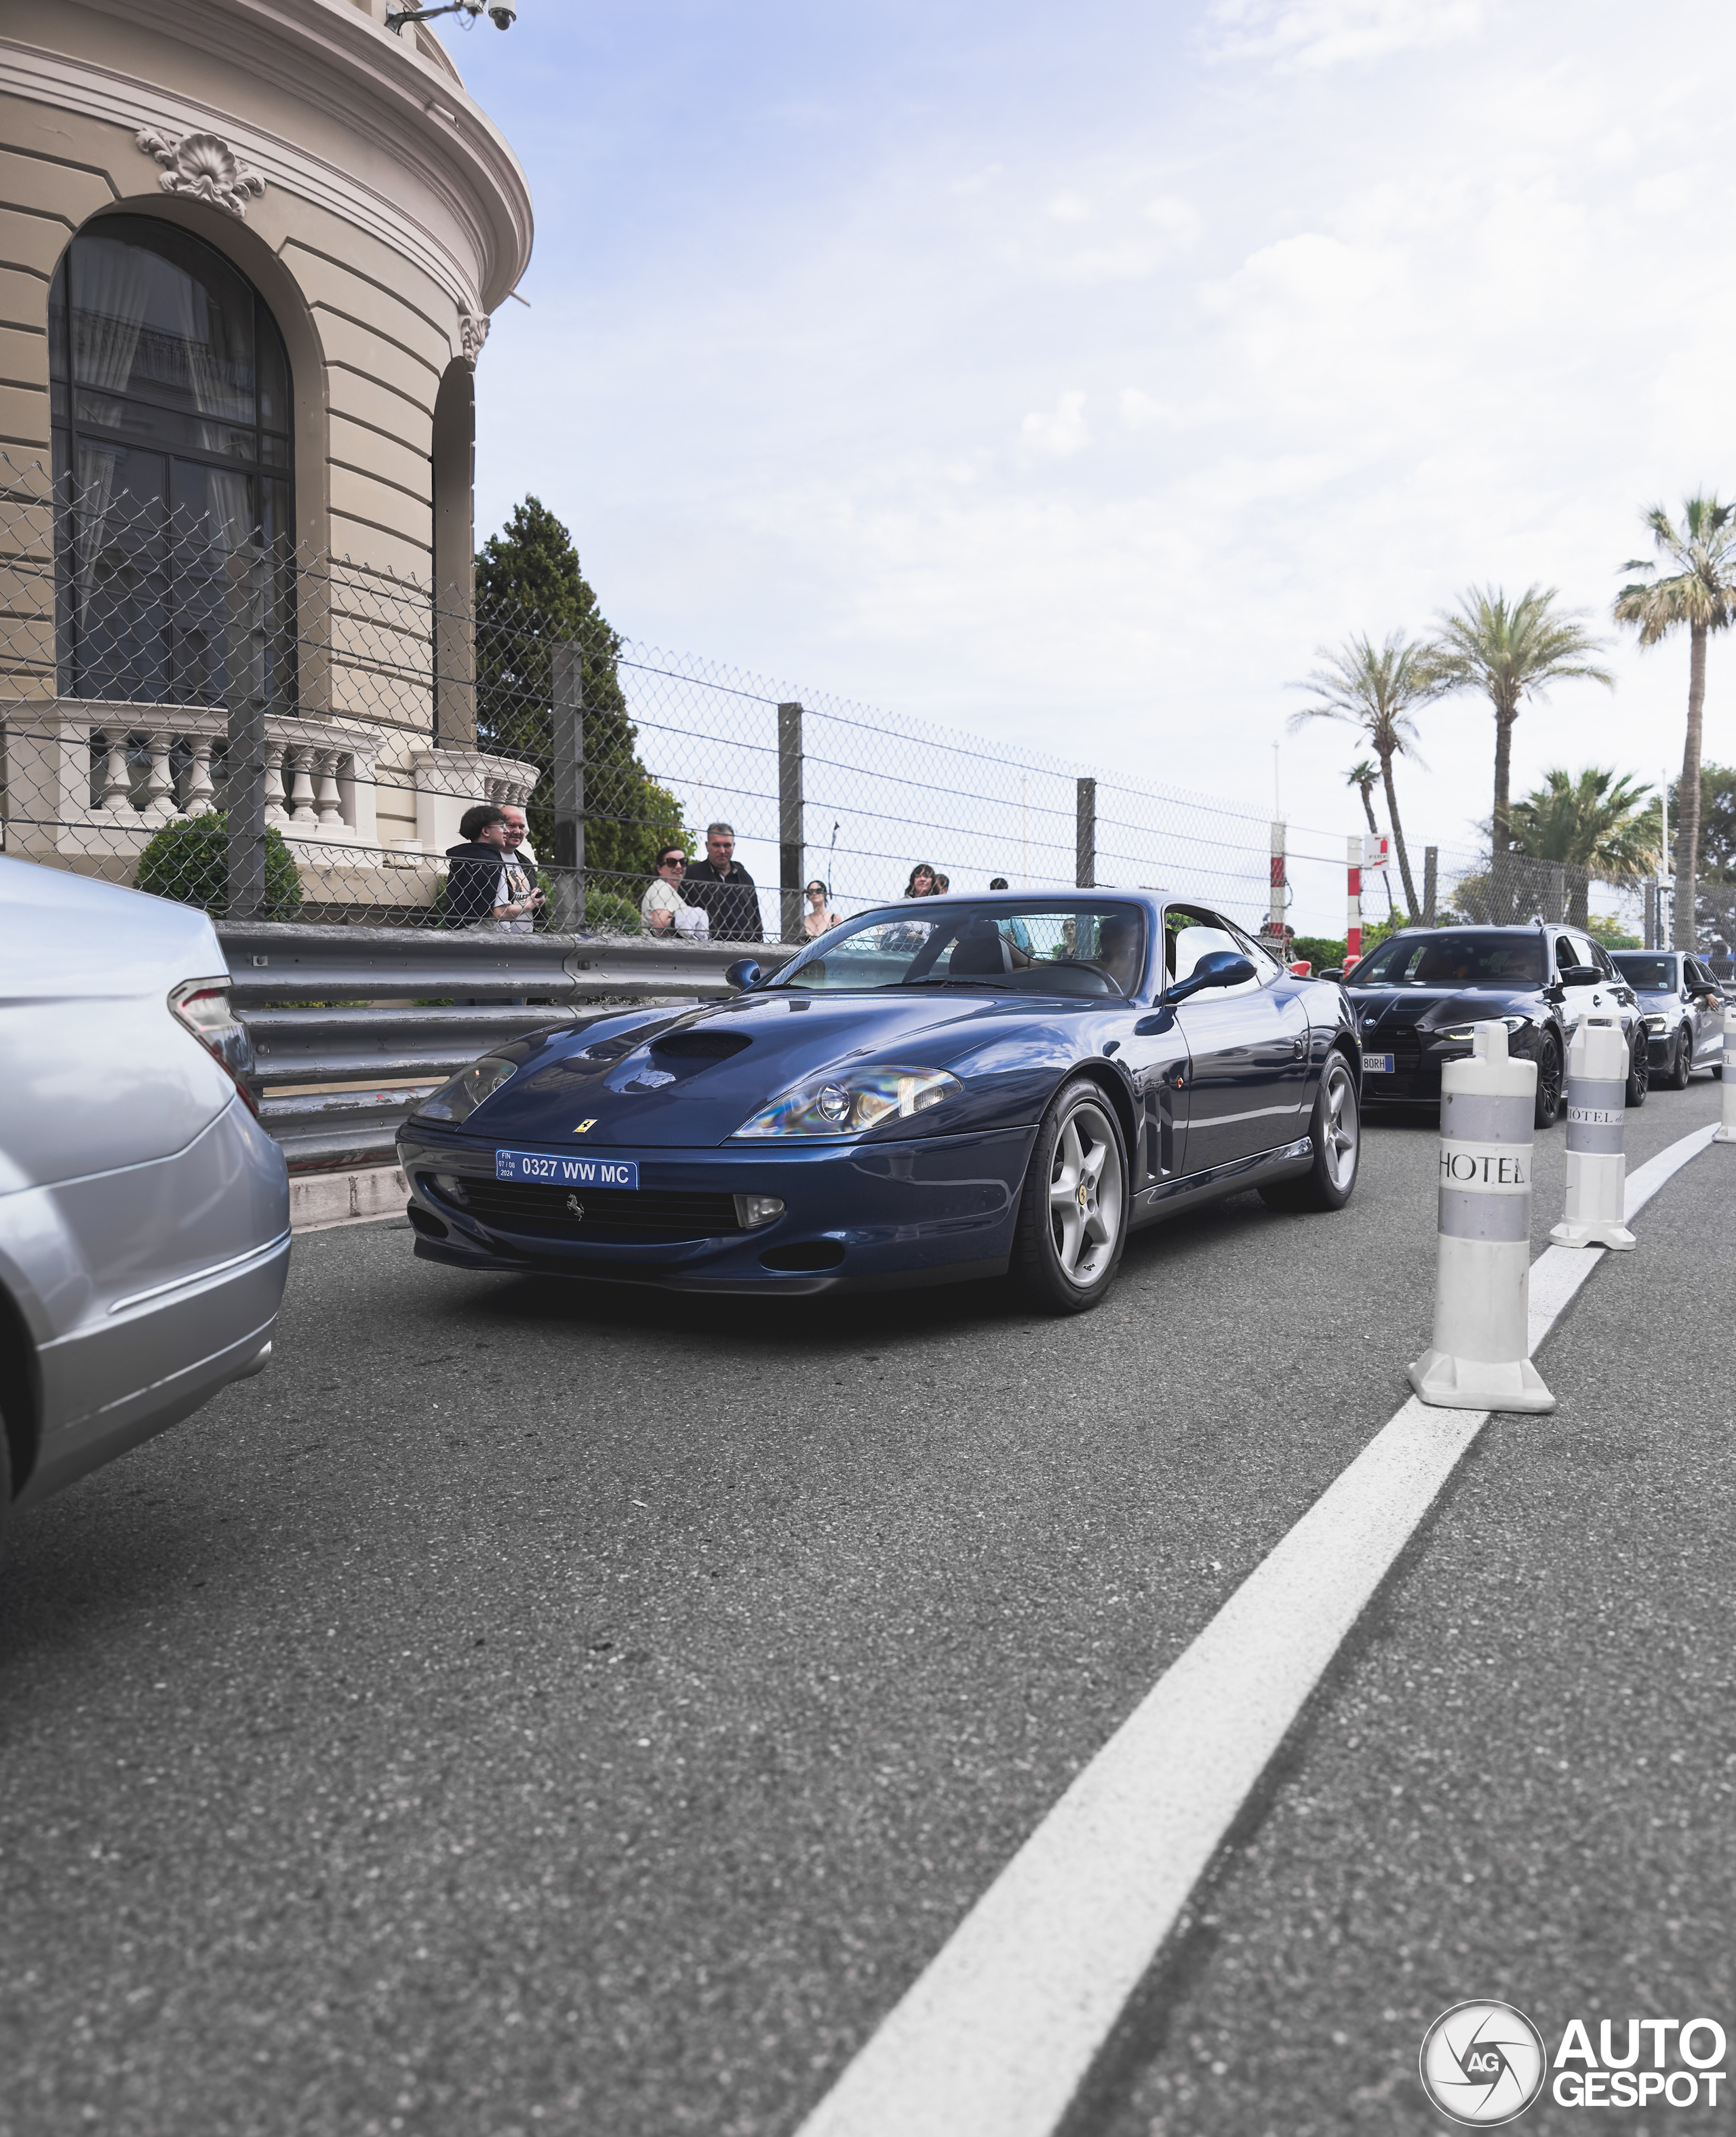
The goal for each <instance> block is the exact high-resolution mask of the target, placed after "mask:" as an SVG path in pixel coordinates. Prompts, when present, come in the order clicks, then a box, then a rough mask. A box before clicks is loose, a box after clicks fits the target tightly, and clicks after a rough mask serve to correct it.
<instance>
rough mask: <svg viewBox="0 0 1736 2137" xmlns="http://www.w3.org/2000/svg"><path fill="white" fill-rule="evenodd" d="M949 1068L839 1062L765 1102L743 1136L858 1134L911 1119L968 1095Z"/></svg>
mask: <svg viewBox="0 0 1736 2137" xmlns="http://www.w3.org/2000/svg"><path fill="white" fill-rule="evenodd" d="M964 1093H965V1087H964V1085H963V1084H962V1083H960V1081H959V1079H958V1078H957V1077H956V1076H949V1075H948V1074H947V1073H946V1070H945V1069H838V1070H835V1071H834V1072H833V1073H831V1074H829V1075H824V1076H810V1078H808V1080H807V1081H806V1082H805V1083H797V1084H795V1085H793V1086H792V1087H791V1088H790V1089H789V1090H787V1091H785V1093H784V1094H783V1095H782V1097H781V1098H774V1099H773V1100H772V1102H771V1104H770V1105H769V1106H762V1107H761V1108H760V1110H759V1112H756V1114H755V1115H754V1116H753V1117H752V1118H751V1120H746V1121H744V1122H742V1125H741V1127H738V1128H737V1130H736V1134H737V1137H742V1136H754V1137H759V1136H858V1135H864V1134H866V1133H867V1132H868V1129H870V1128H877V1127H879V1125H880V1123H881V1122H883V1121H889V1120H893V1119H897V1120H908V1119H910V1118H911V1117H912V1115H913V1114H916V1113H926V1112H928V1110H929V1109H930V1107H933V1106H939V1105H944V1104H945V1103H946V1100H947V1099H948V1098H962V1097H963V1096H964Z"/></svg>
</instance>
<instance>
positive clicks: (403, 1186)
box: [289, 1165, 410, 1232]
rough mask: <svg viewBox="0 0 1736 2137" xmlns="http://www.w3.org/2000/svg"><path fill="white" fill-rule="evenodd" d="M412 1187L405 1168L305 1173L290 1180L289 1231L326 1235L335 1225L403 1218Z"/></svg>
mask: <svg viewBox="0 0 1736 2137" xmlns="http://www.w3.org/2000/svg"><path fill="white" fill-rule="evenodd" d="M409 1199H410V1184H409V1182H408V1181H407V1180H406V1179H405V1177H404V1171H403V1167H402V1166H396V1165H376V1166H370V1167H368V1168H367V1171H362V1172H302V1173H292V1174H291V1175H290V1176H289V1229H290V1230H291V1231H292V1232H323V1231H324V1230H326V1229H328V1227H329V1226H331V1225H333V1224H372V1223H375V1222H377V1220H378V1219H380V1218H382V1217H401V1216H402V1215H403V1214H404V1205H405V1204H406V1202H407V1201H408V1200H409Z"/></svg>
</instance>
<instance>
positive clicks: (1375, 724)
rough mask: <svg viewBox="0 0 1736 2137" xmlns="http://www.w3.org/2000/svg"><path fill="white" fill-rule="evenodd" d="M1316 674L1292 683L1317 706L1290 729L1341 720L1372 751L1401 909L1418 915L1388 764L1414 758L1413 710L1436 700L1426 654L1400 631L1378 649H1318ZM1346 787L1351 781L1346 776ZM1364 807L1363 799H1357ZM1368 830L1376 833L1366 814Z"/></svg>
mask: <svg viewBox="0 0 1736 2137" xmlns="http://www.w3.org/2000/svg"><path fill="white" fill-rule="evenodd" d="M1317 657H1318V658H1319V659H1320V660H1322V661H1324V662H1325V666H1324V667H1320V668H1316V669H1315V671H1314V673H1313V674H1311V675H1310V676H1309V677H1308V679H1307V680H1306V682H1302V683H1292V684H1291V685H1290V688H1291V689H1293V690H1311V691H1312V692H1313V693H1314V695H1315V699H1316V700H1317V702H1316V703H1314V704H1311V705H1305V706H1304V707H1303V708H1302V709H1301V712H1299V713H1292V714H1291V720H1290V725H1291V728H1292V730H1293V729H1295V728H1299V727H1301V725H1302V723H1303V722H1304V721H1305V720H1343V721H1345V722H1346V723H1348V724H1349V726H1351V727H1353V728H1361V729H1362V731H1363V733H1364V734H1365V735H1366V736H1367V737H1368V738H1369V742H1371V743H1372V744H1373V745H1374V754H1375V756H1376V757H1377V758H1378V759H1379V762H1380V781H1381V784H1382V786H1383V787H1384V788H1385V789H1386V808H1387V820H1388V822H1389V823H1390V824H1391V825H1392V827H1393V845H1395V846H1397V847H1398V873H1399V874H1400V875H1401V876H1402V877H1403V880H1404V897H1405V904H1406V909H1407V910H1408V911H1409V912H1411V913H1420V912H1421V911H1422V907H1421V906H1420V905H1419V904H1418V903H1417V886H1416V885H1415V884H1413V882H1412V881H1411V861H1410V855H1409V854H1408V853H1407V852H1406V850H1405V845H1404V830H1403V825H1401V824H1400V823H1399V821H1398V795H1397V794H1396V793H1395V792H1394V791H1393V758H1394V757H1414V756H1415V755H1416V752H1417V728H1416V723H1415V721H1414V720H1413V718H1412V714H1413V711H1414V709H1415V708H1416V707H1417V706H1418V705H1421V704H1424V703H1427V700H1428V699H1431V698H1433V697H1437V696H1438V695H1439V694H1440V689H1441V685H1440V683H1439V681H1438V680H1437V677H1436V674H1435V670H1434V667H1433V664H1432V657H1431V654H1430V650H1429V648H1428V647H1427V646H1426V645H1422V644H1420V643H1418V642H1417V640H1413V639H1408V638H1407V637H1406V636H1405V635H1404V633H1403V631H1402V630H1395V631H1393V632H1391V633H1389V634H1388V636H1387V638H1386V639H1385V640H1383V643H1382V644H1380V645H1375V644H1374V640H1372V639H1370V638H1369V637H1368V636H1367V635H1364V636H1362V637H1359V638H1347V639H1346V640H1345V642H1344V644H1343V645H1340V646H1339V647H1338V648H1337V649H1336V650H1333V649H1332V648H1330V647H1329V646H1325V645H1322V646H1320V648H1319V649H1318V651H1317ZM1350 783H1351V785H1352V786H1354V785H1355V784H1356V783H1357V781H1356V777H1355V775H1354V773H1353V774H1352V775H1351V780H1350ZM1363 806H1364V809H1366V808H1367V807H1368V796H1367V794H1366V793H1364V796H1363ZM1369 829H1370V830H1378V827H1377V825H1375V822H1374V815H1373V813H1372V811H1371V812H1370V813H1369Z"/></svg>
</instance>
